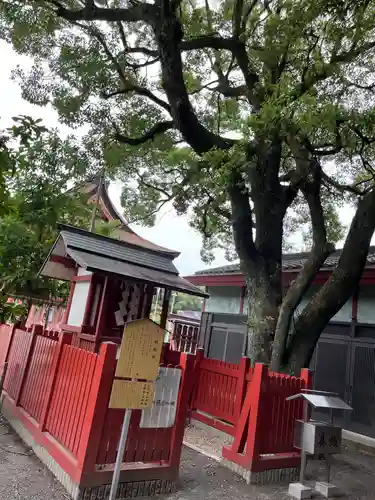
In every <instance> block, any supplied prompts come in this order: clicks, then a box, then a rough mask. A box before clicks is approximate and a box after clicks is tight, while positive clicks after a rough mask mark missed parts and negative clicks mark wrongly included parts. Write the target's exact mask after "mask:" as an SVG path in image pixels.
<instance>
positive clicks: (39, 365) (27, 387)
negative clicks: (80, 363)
mask: <svg viewBox="0 0 375 500" xmlns="http://www.w3.org/2000/svg"><path fill="white" fill-rule="evenodd" d="M20 335H21V334H20ZM34 339H35V340H34V342H35V344H34V350H33V353H32V357H31V358H30V363H29V367H28V373H27V376H26V377H25V378H24V384H23V390H22V393H21V394H20V398H19V402H20V406H22V408H24V409H25V410H26V411H27V412H28V413H29V414H30V415H31V416H32V417H34V418H35V419H36V420H38V421H39V420H40V418H41V417H42V412H43V407H44V404H45V400H46V397H47V393H46V389H47V386H48V382H49V379H50V377H52V376H53V373H52V370H51V367H52V363H53V359H54V357H55V356H56V352H57V349H58V344H57V342H56V341H55V340H52V339H49V338H47V337H41V336H39V335H35V337H34ZM5 389H6V387H5Z"/></svg>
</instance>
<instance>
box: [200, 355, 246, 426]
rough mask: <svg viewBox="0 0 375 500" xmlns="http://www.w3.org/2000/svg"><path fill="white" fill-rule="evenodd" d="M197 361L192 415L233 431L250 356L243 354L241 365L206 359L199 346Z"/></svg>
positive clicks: (241, 400)
mask: <svg viewBox="0 0 375 500" xmlns="http://www.w3.org/2000/svg"><path fill="white" fill-rule="evenodd" d="M196 363H197V366H196V376H195V380H194V385H195V387H194V392H193V399H192V402H191V408H192V413H191V416H192V418H196V419H198V420H201V421H203V422H205V423H207V424H208V425H212V426H213V427H216V428H218V429H220V430H223V431H224V432H227V433H228V434H232V435H233V433H234V432H235V428H234V424H235V423H236V422H237V420H238V417H239V415H240V411H241V406H242V402H243V395H244V388H245V383H246V381H245V376H246V373H247V372H249V370H248V360H247V359H246V358H243V359H241V362H240V364H238V365H237V364H234V363H226V362H225V361H219V360H216V359H206V358H203V351H201V350H199V351H198V353H197V361H196ZM200 412H203V413H204V414H205V415H203V414H202V413H200ZM217 419H219V420H217ZM228 423H229V424H231V425H227V424H228Z"/></svg>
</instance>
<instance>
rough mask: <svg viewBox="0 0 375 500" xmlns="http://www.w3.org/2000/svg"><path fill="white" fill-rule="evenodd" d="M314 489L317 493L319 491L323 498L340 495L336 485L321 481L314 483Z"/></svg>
mask: <svg viewBox="0 0 375 500" xmlns="http://www.w3.org/2000/svg"><path fill="white" fill-rule="evenodd" d="M314 490H315V491H316V492H317V493H320V494H321V495H322V496H323V497H325V498H332V497H337V496H340V495H341V492H340V490H339V489H338V488H337V486H335V485H334V484H331V483H325V482H323V481H317V482H316V483H315V487H314Z"/></svg>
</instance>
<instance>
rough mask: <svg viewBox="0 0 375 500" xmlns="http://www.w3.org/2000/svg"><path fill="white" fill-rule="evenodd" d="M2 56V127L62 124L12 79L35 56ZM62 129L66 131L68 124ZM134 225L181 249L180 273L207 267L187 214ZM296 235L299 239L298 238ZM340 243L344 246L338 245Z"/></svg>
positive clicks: (115, 197) (346, 213)
mask: <svg viewBox="0 0 375 500" xmlns="http://www.w3.org/2000/svg"><path fill="white" fill-rule="evenodd" d="M0 56H1V66H2V71H1V73H0V88H1V91H2V92H1V103H0V128H4V127H8V126H10V125H11V124H12V116H17V115H20V114H25V115H30V116H33V117H35V118H42V119H43V122H44V124H45V125H46V126H47V127H56V126H59V123H58V120H57V115H56V113H55V112H54V111H53V109H52V108H51V107H49V106H46V107H39V106H33V105H31V104H29V103H28V102H26V101H25V100H23V99H22V97H21V91H20V89H19V86H18V85H17V83H15V82H13V81H12V80H11V78H10V74H11V71H12V70H13V69H15V67H16V66H17V65H18V64H20V65H21V66H22V67H23V68H27V67H29V66H31V59H30V58H28V57H24V56H19V55H17V54H16V53H15V52H14V51H13V49H12V47H11V46H10V45H9V44H7V43H5V42H4V41H2V40H0ZM60 128H61V129H62V130H63V131H64V130H66V127H61V126H60ZM120 193H121V184H120V183H113V184H112V185H111V186H110V189H109V194H110V196H111V199H112V201H113V203H114V204H115V206H116V207H117V208H118V209H119V210H120V211H121V207H120V202H119V200H120ZM351 217H352V210H351V209H349V208H345V209H343V210H342V211H341V213H340V218H341V219H342V221H343V222H344V223H345V224H347V225H348V224H349V223H350V220H351ZM132 228H133V229H134V230H135V231H136V232H137V233H138V234H140V235H141V236H143V237H144V238H147V239H149V240H151V241H153V242H154V243H157V244H159V245H162V246H165V247H168V248H170V249H173V250H177V251H179V252H181V255H180V257H178V259H176V261H175V262H176V265H177V267H178V269H179V271H180V274H181V275H183V276H186V275H188V274H193V273H194V272H195V271H197V270H199V269H204V268H206V267H207V265H205V264H204V263H203V262H202V260H201V258H200V248H201V237H200V235H199V233H197V232H196V231H195V230H194V229H192V228H191V227H190V226H189V224H188V220H187V218H186V217H179V216H177V215H176V213H175V212H174V211H173V209H171V208H168V207H167V208H166V209H165V210H164V211H163V212H162V213H161V214H159V216H158V219H157V223H156V225H155V226H154V227H153V228H144V227H140V226H136V225H133V226H132ZM299 239H300V238H298V235H296V241H298V240H299ZM338 246H340V245H338ZM226 263H227V262H226V260H225V258H224V254H223V252H221V251H217V252H216V254H215V261H214V262H213V263H212V264H211V267H214V266H221V265H224V264H226Z"/></svg>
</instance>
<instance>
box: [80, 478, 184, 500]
mask: <svg viewBox="0 0 375 500" xmlns="http://www.w3.org/2000/svg"><path fill="white" fill-rule="evenodd" d="M175 490H176V484H175V483H174V482H173V481H170V480H161V479H160V480H153V481H138V482H135V483H120V484H119V486H118V489H117V495H116V500H123V499H125V498H136V497H152V496H155V495H160V494H168V493H173V492H174V491H175ZM110 491H111V485H109V484H108V485H103V486H97V487H95V488H85V489H84V490H83V491H82V492H81V494H80V496H79V499H78V500H104V499H106V498H108V497H109V492H110Z"/></svg>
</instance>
